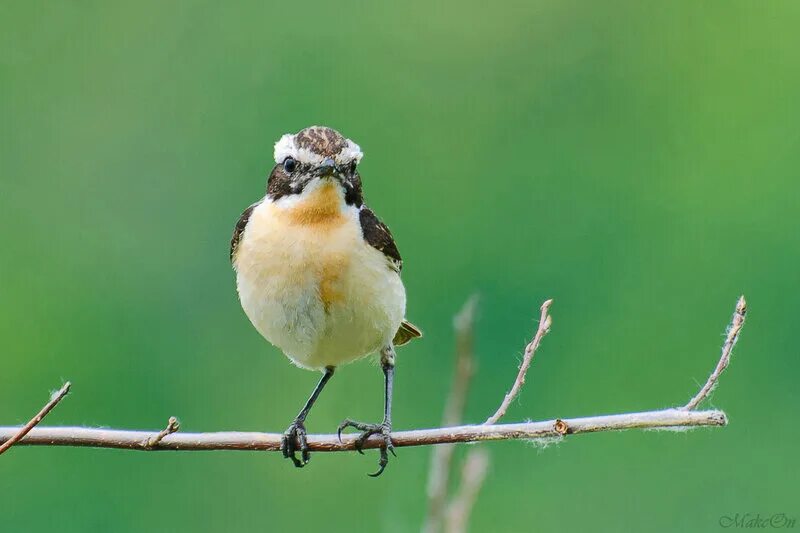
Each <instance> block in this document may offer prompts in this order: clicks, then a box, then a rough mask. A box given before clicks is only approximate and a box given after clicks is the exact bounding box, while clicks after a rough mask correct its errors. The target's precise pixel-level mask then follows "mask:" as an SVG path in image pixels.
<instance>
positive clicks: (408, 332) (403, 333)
mask: <svg viewBox="0 0 800 533" xmlns="http://www.w3.org/2000/svg"><path fill="white" fill-rule="evenodd" d="M419 337H422V332H421V331H420V330H419V328H418V327H417V326H415V325H414V324H412V323H411V322H409V321H408V320H403V321H402V322H401V323H400V329H398V330H397V333H395V334H394V340H392V344H394V345H395V346H402V345H404V344H406V343H407V342H408V341H410V340H411V339H416V338H419Z"/></svg>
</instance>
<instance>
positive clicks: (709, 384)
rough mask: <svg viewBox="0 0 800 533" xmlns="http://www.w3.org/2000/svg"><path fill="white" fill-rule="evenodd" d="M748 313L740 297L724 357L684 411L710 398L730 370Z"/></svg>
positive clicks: (727, 337) (727, 338)
mask: <svg viewBox="0 0 800 533" xmlns="http://www.w3.org/2000/svg"><path fill="white" fill-rule="evenodd" d="M745 313H747V302H746V301H745V299H744V296H740V297H739V300H738V301H737V302H736V310H735V311H734V312H733V318H731V324H730V326H728V332H727V335H726V337H725V343H724V344H723V345H722V355H721V356H720V358H719V362H718V363H717V366H716V368H715V369H714V371H713V372H712V373H711V375H710V376H708V380H707V381H706V384H705V385H703V388H701V389H700V392H698V393H697V394H696V395H695V396H694V398H692V399H691V400H689V403H687V404H686V405H685V406H684V407H683V409H686V410H689V411H690V410H692V409H696V408H697V406H698V405H700V402H702V401H703V400H705V399H706V398H708V395H709V394H711V392H712V391H713V390H714V387H716V386H717V382H718V381H719V377H720V375H722V373H723V372H724V371H725V369H726V368H728V364H729V363H730V362H731V353H732V352H733V347H734V346H735V345H736V341H738V340H739V332H741V331H742V326H744V315H745Z"/></svg>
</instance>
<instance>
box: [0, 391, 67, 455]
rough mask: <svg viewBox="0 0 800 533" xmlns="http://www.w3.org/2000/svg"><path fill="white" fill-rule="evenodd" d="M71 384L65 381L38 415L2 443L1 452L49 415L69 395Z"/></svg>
mask: <svg viewBox="0 0 800 533" xmlns="http://www.w3.org/2000/svg"><path fill="white" fill-rule="evenodd" d="M70 386H71V384H70V382H69V381H67V382H66V383H64V385H63V386H62V387H61V388H60V389H59V390H58V391H56V392H55V393H53V395H52V396H50V401H49V402H47V403H46V404H45V406H44V407H42V409H41V411H39V412H38V413H36V416H34V417H33V418H31V419H30V420H29V421H28V423H27V424H25V425H24V426H22V427H21V428H19V429H18V430H17V431H16V432H15V433H14V434H13V435H11V436H10V437H9V438H8V439H6V441H5V442H4V443H3V444H2V445H0V454H2V453H3V452H5V451H6V450H8V449H9V448H11V447H12V446H13V445H14V444H16V443H17V442H19V441H20V440H22V438H23V437H24V436H25V435H27V434H28V433H29V432H30V431H31V430H32V429H33V428H34V427H36V425H37V424H38V423H39V422H41V421H42V419H44V417H46V416H47V414H48V413H49V412H50V411H52V410H53V408H54V407H55V406H56V405H58V402H60V401H61V400H63V399H64V396H66V395H67V393H68V392H69V388H70Z"/></svg>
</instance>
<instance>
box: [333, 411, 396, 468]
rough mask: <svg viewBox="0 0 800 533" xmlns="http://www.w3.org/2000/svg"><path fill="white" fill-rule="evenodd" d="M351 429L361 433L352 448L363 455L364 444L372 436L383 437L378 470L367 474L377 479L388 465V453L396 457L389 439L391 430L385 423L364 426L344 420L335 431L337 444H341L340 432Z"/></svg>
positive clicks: (347, 419)
mask: <svg viewBox="0 0 800 533" xmlns="http://www.w3.org/2000/svg"><path fill="white" fill-rule="evenodd" d="M348 427H352V428H355V429H358V430H360V431H361V434H360V435H359V436H358V438H357V439H356V440H355V443H354V448H355V450H356V451H357V452H358V453H360V454H361V455H364V450H363V447H364V444H366V442H367V440H368V439H369V438H370V437H371V436H372V435H381V436H382V437H383V445H382V446H381V447H380V454H381V457H380V460H379V461H378V470H377V471H376V472H373V473H372V474H367V475H368V476H370V477H378V476H380V475H381V474H383V471H384V470H385V469H386V465H388V464H389V453H388V452H392V455H394V456H395V457H397V454H396V453H395V451H394V445H393V444H392V438H391V431H392V428H391V426H389V425H388V424H387V423H385V422H384V423H383V424H364V423H361V422H355V421H353V420H350V419H349V418H346V419H345V420H344V421H343V422H342V423H341V424H339V430H338V431H337V435H338V436H339V442H342V431H343V430H344V429H345V428H348Z"/></svg>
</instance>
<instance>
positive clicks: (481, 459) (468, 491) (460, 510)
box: [445, 448, 489, 533]
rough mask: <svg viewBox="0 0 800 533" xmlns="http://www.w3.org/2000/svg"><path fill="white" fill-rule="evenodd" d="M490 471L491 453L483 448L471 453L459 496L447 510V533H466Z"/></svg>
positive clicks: (463, 470)
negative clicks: (487, 472)
mask: <svg viewBox="0 0 800 533" xmlns="http://www.w3.org/2000/svg"><path fill="white" fill-rule="evenodd" d="M488 469H489V452H487V451H486V450H484V449H483V448H474V449H472V450H470V451H469V453H468V454H467V458H466V460H465V461H464V468H463V469H462V470H461V484H460V485H459V487H460V488H459V491H458V494H456V496H455V497H454V498H453V501H452V502H450V506H449V507H448V508H447V527H445V531H446V532H447V533H464V532H466V531H467V526H468V525H469V517H470V514H471V513H472V508H473V507H474V506H475V501H476V500H477V499H478V493H479V492H480V490H481V487H482V486H483V480H484V479H486V471H487V470H488Z"/></svg>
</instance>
